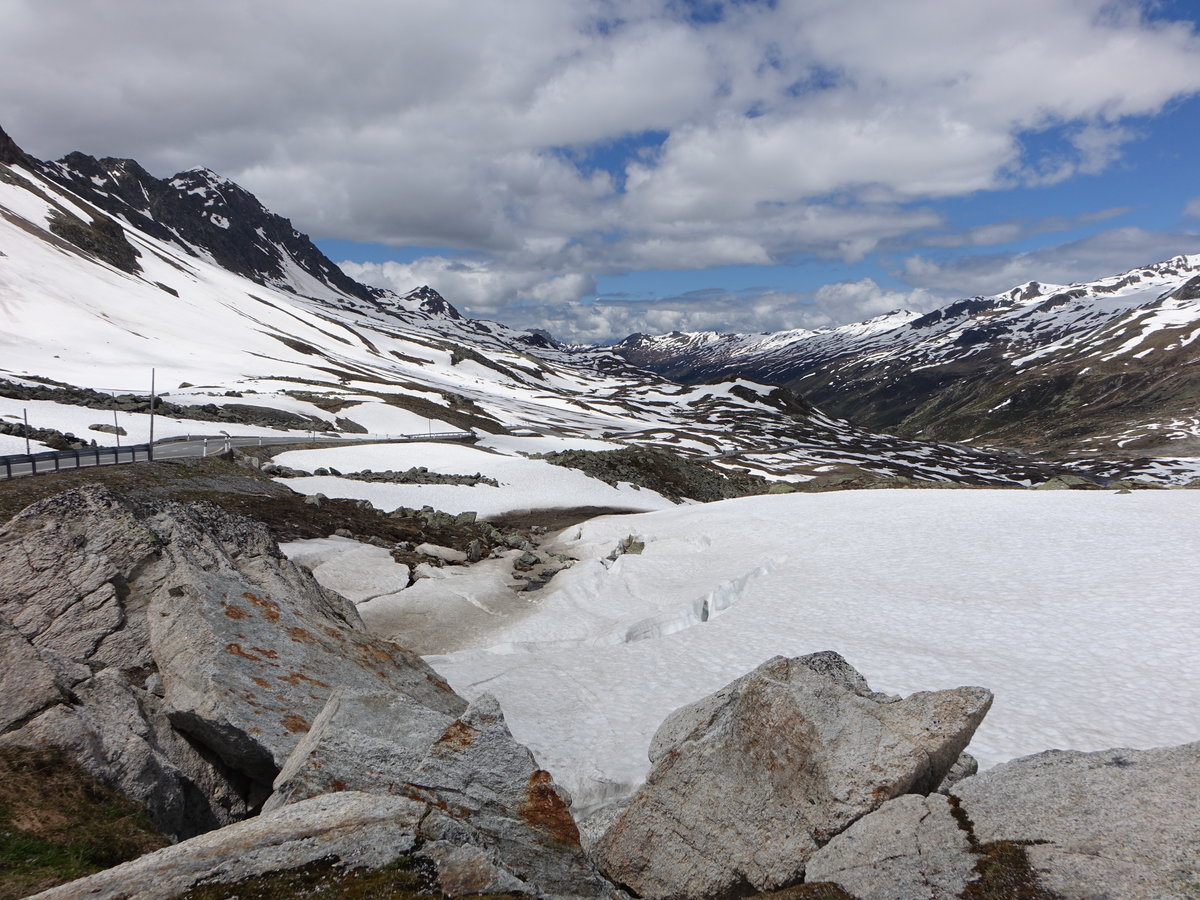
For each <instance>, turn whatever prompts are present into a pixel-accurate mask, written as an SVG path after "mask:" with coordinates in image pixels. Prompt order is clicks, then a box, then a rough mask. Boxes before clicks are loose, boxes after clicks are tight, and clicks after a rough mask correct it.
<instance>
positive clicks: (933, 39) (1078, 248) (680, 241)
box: [0, 0, 1200, 341]
mask: <svg viewBox="0 0 1200 900" xmlns="http://www.w3.org/2000/svg"><path fill="white" fill-rule="evenodd" d="M0 14H2V15H3V20H4V21H5V24H6V27H5V29H4V31H3V33H0V77H3V78H4V81H5V84H6V85H8V87H7V88H6V91H5V96H4V97H2V98H0V122H2V123H3V125H4V127H5V128H6V129H7V130H8V131H9V132H10V133H11V134H13V135H14V136H15V137H16V139H17V140H18V141H19V142H20V143H21V144H22V145H23V146H25V147H26V148H27V149H29V150H30V151H31V152H33V153H35V154H36V155H38V156H41V157H43V158H53V157H56V156H60V155H62V154H64V153H66V152H68V151H69V150H73V149H83V150H85V151H87V152H90V153H93V154H95V155H113V156H130V157H134V158H136V159H138V160H139V161H140V162H142V164H143V165H145V166H146V167H147V168H149V169H150V170H151V171H152V172H154V173H155V174H159V175H170V174H173V173H174V172H175V171H178V170H180V169H184V168H188V167H190V166H194V165H206V166H208V167H210V168H213V169H215V170H217V171H220V172H222V173H223V174H225V175H227V176H229V177H231V178H233V179H234V180H236V181H238V182H239V183H241V184H242V185H244V186H245V187H247V188H248V189H250V190H252V191H254V192H255V193H256V194H257V195H258V196H259V197H260V198H261V199H262V200H263V201H264V203H266V205H267V206H268V207H270V208H271V209H273V210H274V211H276V212H279V213H280V214H282V215H285V216H288V217H290V218H291V219H292V220H293V222H294V223H295V224H296V226H297V227H298V228H300V229H301V230H303V231H305V232H307V233H309V234H310V235H312V236H313V237H314V238H315V239H316V240H317V243H318V244H319V245H320V246H321V247H322V248H323V249H324V250H325V251H326V252H327V253H328V254H329V255H330V256H331V257H332V258H333V259H334V260H335V261H336V262H339V263H343V264H344V267H345V268H346V269H347V271H348V272H350V274H352V275H353V276H355V277H357V278H359V279H361V280H364V281H367V282H370V283H373V284H378V285H381V286H384V287H392V288H394V289H396V290H400V291H406V290H409V289H411V288H412V287H415V286H417V285H419V284H430V285H432V286H433V287H435V288H436V289H437V290H439V291H441V292H442V293H443V294H444V295H445V296H446V297H447V299H449V300H450V301H451V302H453V303H455V304H456V305H457V306H459V307H460V308H462V309H464V310H465V311H467V312H469V313H470V314H472V315H477V316H481V317H487V318H495V319H499V320H501V321H506V322H510V323H512V324H515V325H518V326H521V327H544V328H548V329H549V330H550V331H552V332H554V333H556V334H558V335H560V336H562V337H564V338H567V339H573V340H580V341H602V340H606V339H609V338H614V337H620V336H622V335H624V334H627V333H630V332H632V331H667V330H673V329H683V330H693V329H713V330H743V331H760V330H773V329H783V328H796V327H810V328H811V327H822V326H827V325H834V324H839V323H841V322H847V321H856V320H859V319H863V318H868V317H870V316H872V315H876V314H879V313H883V312H886V311H889V310H891V309H893V308H897V307H909V308H912V309H917V310H924V309H929V308H933V307H934V306H936V305H939V304H941V303H944V302H946V301H948V300H951V299H954V298H957V297H961V296H966V295H971V294H976V293H989V292H995V291H1000V290H1004V289H1005V288H1007V287H1009V286H1011V285H1013V284H1017V283H1020V282H1022V281H1027V280H1039V281H1043V282H1055V281H1057V282H1071V281H1078V280H1088V279H1091V278H1095V277H1100V276H1103V275H1106V274H1111V273H1115V272H1118V271H1122V270H1124V269H1127V268H1130V267H1133V266H1136V265H1139V264H1142V263H1146V262H1151V261H1155V260H1158V259H1162V258H1166V257H1169V256H1171V255H1174V254H1177V253H1182V252H1192V253H1195V252H1200V178H1198V177H1197V174H1196V170H1195V166H1194V164H1193V163H1192V162H1191V159H1192V157H1194V152H1192V151H1191V148H1192V147H1194V146H1195V143H1196V139H1197V137H1198V136H1200V99H1198V92H1200V39H1198V37H1197V18H1198V16H1200V10H1198V9H1197V6H1196V4H1195V3H1194V2H1190V3H1188V2H1178V0H1173V2H1151V0H1003V2H1001V0H973V2H972V3H969V4H947V3H946V2H945V0H906V2H905V3H899V4H880V3H878V2H874V0H803V2H801V0H791V2H788V0H775V2H724V0H712V2H687V0H561V2H550V0H510V2H506V3H505V4H494V3H487V2H482V0H441V2H438V3H433V4H431V3H428V2H416V0H393V2H385V0H348V2H347V3H346V4H344V5H343V6H342V7H339V10H338V14H337V16H336V17H331V16H330V14H329V9H328V6H327V5H326V4H321V3H316V2H314V0H260V2H258V3H256V4H253V5H247V4H244V3H240V2H236V0H211V2H210V3H209V4H207V5H206V8H205V22H206V26H207V27H206V28H205V29H201V30H197V29H180V28H179V27H178V20H177V17H176V16H174V15H172V12H171V9H170V8H169V5H159V4H155V5H151V6H147V5H146V4H144V3H139V2H137V0H110V2H109V3H108V4H105V5H104V6H103V8H101V6H100V5H99V4H86V5H72V7H71V8H70V9H69V10H68V9H65V8H59V7H57V6H55V5H47V4H44V3H35V2H33V0H0ZM147 73H153V77H147Z"/></svg>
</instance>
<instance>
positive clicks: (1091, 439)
mask: <svg viewBox="0 0 1200 900" xmlns="http://www.w3.org/2000/svg"><path fill="white" fill-rule="evenodd" d="M1197 338H1200V256H1178V257H1175V258H1173V259H1170V260H1167V261H1165V262H1160V263H1156V264H1154V265H1149V266H1144V267H1141V268H1138V269H1134V270H1131V271H1129V272H1124V273H1122V274H1120V275H1113V276H1110V277H1107V278H1101V279H1099V280H1097V281H1093V282H1089V283H1086V284H1074V285H1051V284H1040V283H1038V282H1029V283H1027V284H1023V285H1019V286H1017V287H1015V288H1013V289H1011V290H1009V291H1006V292H1005V293H1003V294H997V295H994V296H991V297H974V298H971V299H967V300H959V301H957V302H955V303H952V304H950V305H949V306H946V307H944V308H942V309H938V310H935V311H934V312H931V313H929V314H927V315H924V316H918V315H916V314H914V313H910V312H903V311H901V312H895V313H890V314H888V315H886V316H880V317H878V318H876V319H872V320H870V321H868V322H861V323H856V324H853V325H844V326H841V327H838V328H829V329H822V330H819V331H785V332H778V333H774V334H758V335H749V334H726V335H718V334H712V333H694V334H683V333H679V332H675V333H672V334H666V335H659V336H654V337H652V336H647V335H633V336H631V337H629V338H627V339H626V340H625V341H623V342H622V343H620V344H618V345H617V346H616V348H615V349H616V350H617V351H618V352H620V353H621V354H622V355H623V356H625V357H626V358H627V359H629V360H630V361H632V362H635V363H637V364H638V365H642V366H646V367H648V368H651V369H653V370H655V371H657V372H660V373H662V374H666V375H669V376H672V377H676V378H681V379H683V380H689V381H695V380H706V379H709V378H712V377H714V376H723V377H728V376H731V375H741V376H743V377H748V378H755V379H759V380H764V381H768V382H771V383H775V384H783V385H787V386H789V387H791V388H792V389H794V390H797V391H801V392H803V393H805V394H806V395H807V396H808V397H809V398H810V399H812V400H813V402H815V403H816V404H817V405H818V406H821V407H822V408H824V409H827V410H829V411H831V412H834V413H836V414H838V415H844V416H846V417H847V418H849V419H851V420H852V421H855V422H857V423H859V424H861V425H863V426H864V427H870V428H879V429H884V430H896V431H899V432H900V433H903V434H909V435H913V436H922V437H933V438H940V439H945V440H964V441H965V440H976V441H981V442H983V443H993V444H1007V445H1010V446H1012V445H1016V446H1020V445H1024V446H1027V447H1031V448H1044V447H1046V446H1056V447H1058V448H1060V449H1073V450H1085V451H1095V450H1100V449H1104V450H1108V449H1112V448H1114V447H1118V448H1125V449H1127V450H1132V449H1136V448H1139V447H1140V448H1143V449H1146V448H1153V447H1158V446H1161V445H1164V444H1170V443H1171V442H1173V441H1174V442H1179V443H1178V444H1177V445H1176V447H1175V451H1176V452H1179V451H1180V450H1183V451H1184V452H1191V453H1195V452H1196V449H1197V447H1198V446H1200V416H1197V413H1196V407H1197V401H1200V341H1198V340H1197Z"/></svg>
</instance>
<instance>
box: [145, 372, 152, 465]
mask: <svg viewBox="0 0 1200 900" xmlns="http://www.w3.org/2000/svg"><path fill="white" fill-rule="evenodd" d="M146 458H147V459H151V460H152V459H154V369H151V370H150V443H149V444H147V445H146Z"/></svg>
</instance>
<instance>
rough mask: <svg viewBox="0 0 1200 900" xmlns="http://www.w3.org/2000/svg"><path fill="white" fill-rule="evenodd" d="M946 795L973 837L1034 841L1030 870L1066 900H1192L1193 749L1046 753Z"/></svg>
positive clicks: (1198, 860) (1198, 884)
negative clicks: (957, 807) (957, 802)
mask: <svg viewBox="0 0 1200 900" xmlns="http://www.w3.org/2000/svg"><path fill="white" fill-rule="evenodd" d="M954 793H955V795H956V796H958V797H959V798H960V799H961V801H962V806H963V809H964V810H965V811H966V812H967V815H968V816H969V817H970V819H971V821H972V822H973V823H974V830H975V836H976V838H977V839H978V840H979V841H981V842H985V843H986V842H990V841H1006V840H1007V841H1036V842H1039V843H1035V844H1033V845H1032V846H1029V847H1027V848H1026V853H1027V855H1028V857H1029V861H1030V864H1031V866H1032V868H1033V870H1034V871H1035V872H1036V873H1037V875H1038V878H1039V880H1040V881H1041V883H1042V884H1043V885H1044V886H1045V887H1046V888H1048V889H1050V890H1052V891H1055V892H1057V893H1058V894H1060V895H1062V896H1063V897H1065V898H1072V900H1102V898H1103V900H1134V898H1137V900H1152V898H1153V900H1168V898H1171V900H1173V898H1179V900H1183V898H1195V897H1197V896H1198V895H1200V855H1198V848H1200V815H1197V812H1196V803H1197V798H1200V742H1197V743H1193V744H1184V745H1182V746H1179V747H1160V748H1157V749H1154V750H1103V751H1100V752H1098V753H1081V752H1077V751H1063V750H1049V751H1047V752H1045V753H1039V754H1036V755H1035V756H1027V757H1024V758H1022V759H1017V760H1013V761H1012V762H1008V763H1004V764H1003V765H1000V766H996V767H995V768H993V769H989V770H988V771H986V772H984V773H982V774H980V775H976V776H975V777H974V778H968V779H967V780H966V781H963V782H961V783H960V784H958V785H957V786H956V787H955V789H954Z"/></svg>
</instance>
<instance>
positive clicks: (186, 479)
mask: <svg viewBox="0 0 1200 900" xmlns="http://www.w3.org/2000/svg"><path fill="white" fill-rule="evenodd" d="M85 484H104V485H107V486H108V487H110V488H112V489H113V490H114V491H116V492H118V493H121V494H125V495H127V496H129V497H132V498H133V499H135V500H154V499H175V500H194V499H197V496H196V495H197V493H199V492H206V491H214V492H221V493H225V492H232V493H233V494H235V495H236V494H242V495H258V496H263V495H268V496H269V495H272V494H282V493H286V494H291V493H293V491H292V490H291V489H290V488H287V487H284V486H283V485H280V484H276V483H274V482H273V481H271V480H270V479H269V478H268V477H267V476H265V475H262V474H260V473H259V472H257V471H255V470H253V469H250V468H247V467H245V466H239V465H237V464H235V463H233V462H231V461H229V460H226V459H222V458H220V457H216V456H210V457H208V458H207V459H180V460H162V461H160V462H152V463H143V462H139V463H130V464H126V465H120V466H97V467H89V468H86V469H64V470H63V471H61V472H54V473H48V474H45V475H34V476H30V477H26V478H14V479H12V480H11V481H0V522H3V521H7V520H8V519H10V518H12V517H13V516H14V515H16V514H17V513H18V512H20V511H21V510H23V509H24V508H25V507H26V506H29V505H30V504H31V503H35V502H36V501H38V500H41V499H42V498H44V497H52V496H54V495H55V494H59V493H62V492H63V491H68V490H71V489H72V488H77V487H82V486H83V485H85Z"/></svg>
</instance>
